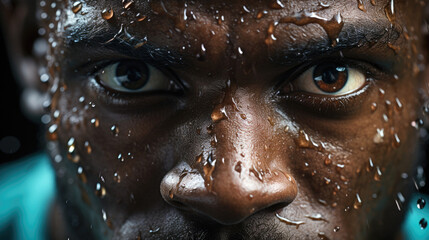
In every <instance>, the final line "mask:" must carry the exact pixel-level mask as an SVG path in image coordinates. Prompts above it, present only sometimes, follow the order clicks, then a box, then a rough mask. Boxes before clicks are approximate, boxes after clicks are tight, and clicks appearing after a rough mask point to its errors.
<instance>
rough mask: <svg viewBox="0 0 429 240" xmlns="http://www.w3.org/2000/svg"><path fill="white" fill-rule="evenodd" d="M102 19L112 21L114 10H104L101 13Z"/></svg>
mask: <svg viewBox="0 0 429 240" xmlns="http://www.w3.org/2000/svg"><path fill="white" fill-rule="evenodd" d="M101 17H102V18H103V19H104V20H109V19H111V18H112V17H113V10H112V9H111V8H109V9H104V10H103V11H102V12H101Z"/></svg>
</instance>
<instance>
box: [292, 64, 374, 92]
mask: <svg viewBox="0 0 429 240" xmlns="http://www.w3.org/2000/svg"><path fill="white" fill-rule="evenodd" d="M316 67H317V66H313V67H311V68H309V69H307V70H306V71H305V72H304V73H302V74H301V75H300V76H299V77H298V78H297V79H295V80H294V81H293V87H294V89H296V90H298V91H302V92H308V93H312V94H319V95H329V96H342V95H347V94H350V93H352V92H355V91H357V90H359V89H360V88H361V87H362V86H364V85H365V82H366V77H365V75H364V73H362V71H360V70H358V69H356V68H352V67H348V66H347V72H348V77H347V81H346V82H345V85H344V86H343V87H342V88H341V89H339V90H338V91H336V92H325V91H322V90H321V89H320V88H319V87H318V86H317V85H316V83H315V79H314V70H315V69H316Z"/></svg>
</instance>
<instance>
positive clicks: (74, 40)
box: [65, 19, 402, 66]
mask: <svg viewBox="0 0 429 240" xmlns="http://www.w3.org/2000/svg"><path fill="white" fill-rule="evenodd" d="M289 24H293V23H289ZM286 25H288V24H285V23H281V24H279V26H278V27H277V28H281V27H282V26H286ZM309 25H310V24H309ZM315 25H317V24H315ZM322 30H323V29H322ZM401 34H402V29H401V28H400V27H399V26H398V25H389V24H387V23H385V22H381V21H380V22H376V21H371V20H363V21H361V19H359V22H357V21H353V22H352V21H349V22H346V24H344V27H343V28H342V30H341V32H340V34H339V36H338V43H337V44H336V45H335V46H332V45H331V43H332V42H331V39H329V38H328V37H327V35H326V34H325V35H318V36H312V37H313V38H314V39H315V40H309V41H297V42H286V43H285V46H281V47H279V48H278V49H277V47H276V49H275V51H273V52H269V56H268V59H269V61H270V62H271V63H274V64H276V65H295V64H297V63H302V62H305V61H309V60H313V59H315V58H318V57H319V58H320V56H326V55H330V54H333V53H337V52H340V51H341V50H346V49H354V48H362V47H367V48H371V47H380V46H383V47H384V48H387V43H395V42H396V41H397V40H398V39H399V38H400V36H401ZM276 41H279V40H276ZM65 44H66V47H67V48H69V49H71V50H72V51H73V49H78V48H79V49H81V50H82V49H83V50H85V51H89V53H97V54H100V55H103V54H102V52H103V51H104V52H110V53H113V54H114V53H118V54H120V55H123V56H130V57H135V58H137V59H141V60H143V61H147V62H149V63H155V64H157V65H163V66H172V65H174V66H186V65H187V64H186V60H185V58H191V57H192V56H193V55H191V54H182V53H178V52H177V51H175V50H173V49H172V48H170V47H168V46H166V45H162V43H156V42H154V41H150V39H147V38H146V37H143V38H136V37H134V36H132V35H131V34H130V33H128V28H127V27H126V26H124V25H121V26H120V27H119V30H118V28H117V27H116V28H113V27H106V26H102V25H95V24H76V25H75V26H73V27H71V28H68V29H66V31H65ZM106 55H107V54H106ZM194 57H195V56H194Z"/></svg>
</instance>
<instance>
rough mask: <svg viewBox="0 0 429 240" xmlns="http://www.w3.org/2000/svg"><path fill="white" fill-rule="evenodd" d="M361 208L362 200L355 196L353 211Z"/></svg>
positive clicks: (357, 195)
mask: <svg viewBox="0 0 429 240" xmlns="http://www.w3.org/2000/svg"><path fill="white" fill-rule="evenodd" d="M361 206H362V199H361V198H360V196H359V194H356V199H355V202H354V204H353V208H354V209H359V208H360V207H361Z"/></svg>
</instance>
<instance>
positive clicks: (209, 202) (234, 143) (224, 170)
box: [160, 112, 298, 225]
mask: <svg viewBox="0 0 429 240" xmlns="http://www.w3.org/2000/svg"><path fill="white" fill-rule="evenodd" d="M257 115H258V114H256V115H255V114H247V116H248V117H246V119H244V118H243V117H242V116H243V115H242V113H241V114H240V113H238V112H233V113H230V114H229V115H228V118H227V119H225V120H222V121H221V122H218V123H214V125H213V132H212V134H211V137H212V138H213V136H214V135H215V137H216V136H218V137H217V143H216V145H215V146H213V147H212V149H211V150H210V151H208V152H203V153H202V154H201V155H199V156H198V157H196V158H191V160H189V159H188V160H184V161H182V162H180V163H178V164H177V165H176V166H175V167H174V168H173V169H171V170H170V171H169V172H168V173H167V174H166V175H165V176H164V178H163V180H162V182H161V186H160V191H161V194H162V196H163V198H164V200H165V201H166V202H168V203H170V204H171V205H173V206H175V207H177V208H180V209H186V210H189V211H190V212H192V213H195V214H197V215H205V216H206V217H208V218H211V219H212V220H215V221H216V222H218V223H221V224H224V225H231V224H237V223H239V222H241V221H243V220H245V219H246V218H248V217H249V216H251V215H252V214H254V213H256V212H260V211H263V210H266V209H275V208H280V207H284V206H286V205H288V204H290V203H291V202H292V201H293V200H294V199H295V197H296V195H297V192H298V189H297V184H296V181H295V179H294V178H293V177H292V176H291V175H290V174H289V173H288V167H287V160H286V158H285V157H284V155H283V154H282V153H280V151H279V148H276V149H274V148H273V149H272V151H271V150H270V149H269V147H267V144H269V143H268V141H267V139H272V136H273V135H274V134H273V132H272V131H273V127H272V125H271V124H270V123H269V121H267V119H266V118H264V119H261V118H259V117H257ZM245 120H246V121H245ZM270 136H271V137H270ZM264 143H265V144H264ZM195 159H196V160H195Z"/></svg>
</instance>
